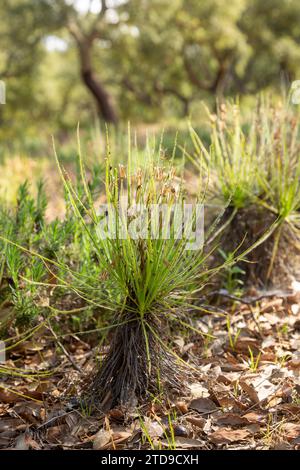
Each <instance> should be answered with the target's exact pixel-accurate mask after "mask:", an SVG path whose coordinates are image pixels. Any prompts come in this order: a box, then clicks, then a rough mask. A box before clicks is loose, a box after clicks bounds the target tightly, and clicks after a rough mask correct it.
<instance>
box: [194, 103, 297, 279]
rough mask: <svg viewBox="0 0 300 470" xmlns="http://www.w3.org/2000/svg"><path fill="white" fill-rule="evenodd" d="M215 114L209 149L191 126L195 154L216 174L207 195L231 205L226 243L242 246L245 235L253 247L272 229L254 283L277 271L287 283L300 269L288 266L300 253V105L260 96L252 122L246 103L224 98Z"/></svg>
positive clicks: (252, 271) (253, 270)
mask: <svg viewBox="0 0 300 470" xmlns="http://www.w3.org/2000/svg"><path fill="white" fill-rule="evenodd" d="M207 114H208V117H209V119H210V123H211V144H210V146H209V148H208V147H206V146H205V145H204V143H203V142H202V141H201V139H200V138H199V137H198V136H197V134H196V133H195V131H194V130H193V129H191V136H192V140H193V142H194V148H195V152H194V153H193V155H189V157H190V158H191V160H192V161H193V162H194V163H195V165H196V166H197V167H198V168H199V170H201V172H202V171H203V167H205V168H206V171H207V172H209V173H210V182H209V188H208V193H209V196H208V197H207V201H208V202H209V203H214V204H218V203H219V204H220V206H221V207H226V216H227V222H228V223H227V229H226V231H225V232H223V233H222V248H223V250H226V249H228V250H229V251H230V250H231V249H234V248H235V247H236V245H237V244H238V243H239V242H240V240H241V239H242V238H243V237H245V243H244V245H243V247H244V248H246V247H249V246H251V245H252V244H254V243H255V242H256V241H257V240H259V239H260V237H262V235H263V234H264V233H266V234H268V237H266V240H265V243H264V244H262V243H260V247H259V249H258V250H253V251H252V253H251V262H252V263H248V264H247V265H246V266H245V268H246V271H247V274H248V279H250V280H251V282H252V283H253V282H254V283H256V284H259V283H263V284H266V283H267V282H271V283H276V281H277V280H276V278H277V277H279V278H280V283H281V282H282V278H283V277H285V278H287V274H288V271H290V272H292V271H293V267H292V266H290V268H289V269H288V265H290V262H289V261H290V260H291V257H290V253H291V250H293V252H294V253H295V254H297V253H298V260H299V259H300V257H299V255H300V251H299V248H300V217H299V210H300V146H299V113H298V110H297V109H296V108H295V107H293V108H292V107H291V105H290V103H289V101H288V100H287V101H281V102H280V101H279V102H278V101H277V102H275V103H274V102H273V101H272V100H270V99H269V98H268V97H260V99H259V100H258V101H257V105H256V106H255V107H254V108H253V112H252V116H251V118H250V120H249V119H247V120H246V121H245V119H244V118H243V115H242V113H241V108H240V106H239V103H238V102H236V103H231V102H224V103H222V104H220V105H219V106H218V107H217V114H215V115H212V114H211V113H210V112H209V111H208V110H207ZM268 227H269V228H270V230H269V231H268V232H266V231H267V229H268ZM283 259H284V262H282V260H283ZM262 260H263V262H261V261H262ZM277 261H278V262H277ZM279 264H280V266H281V267H280V266H279ZM275 265H276V269H274V266H275ZM282 266H284V268H285V269H284V273H282V271H283V270H282ZM279 271H280V272H281V273H282V274H284V276H283V275H281V276H278V274H279ZM291 276H292V274H291Z"/></svg>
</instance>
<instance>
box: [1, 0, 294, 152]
mask: <svg viewBox="0 0 300 470" xmlns="http://www.w3.org/2000/svg"><path fill="white" fill-rule="evenodd" d="M0 14H1V20H2V21H1V25H0V45H1V48H0V51H1V52H0V79H1V80H4V81H5V82H6V85H7V104H6V105H5V106H1V107H0V135H1V137H2V138H4V140H5V142H6V144H9V143H10V142H11V140H12V139H14V141H15V140H16V139H18V140H23V141H24V135H25V132H24V130H25V129H26V135H27V139H28V141H29V142H31V144H30V145H31V146H33V147H34V137H35V136H36V135H37V130H38V136H39V137H41V136H42V135H43V134H48V135H49V134H50V133H56V135H58V134H59V135H61V136H62V139H63V137H64V136H65V134H66V133H67V132H68V131H69V130H70V129H74V127H75V126H76V124H77V122H78V121H80V122H81V125H82V126H83V127H84V126H87V127H88V126H90V125H91V123H94V121H95V117H96V115H97V114H100V119H102V116H103V109H104V108H103V106H102V104H103V103H102V104H101V102H100V101H101V99H100V101H99V99H98V101H97V98H96V94H95V93H93V86H94V85H95V84H96V85H99V86H101V89H102V91H103V92H104V94H105V96H104V100H105V99H107V101H108V103H106V104H107V105H108V106H109V107H110V108H111V109H110V111H113V113H114V114H115V120H116V121H118V122H124V121H125V122H126V121H127V120H130V121H131V122H133V123H147V124H149V123H154V122H155V123H166V122H167V123H168V124H169V123H170V124H171V126H174V127H175V126H176V124H177V120H178V119H179V118H182V117H185V116H191V117H192V119H193V122H194V123H196V124H197V123H201V121H202V115H203V108H202V106H201V101H202V100H205V101H206V102H207V103H211V105H212V106H214V103H215V98H216V96H217V97H218V98H220V99H221V98H222V97H223V96H226V97H228V96H234V95H236V94H239V95H242V96H244V97H246V96H247V97H249V96H251V95H253V94H255V93H257V92H259V91H261V90H265V89H270V88H271V89H272V90H274V91H275V93H280V89H281V86H282V83H283V82H284V83H286V84H289V83H290V82H291V81H292V80H294V79H296V78H297V77H298V74H299V71H298V70H299V59H300V41H299V39H300V4H299V1H298V0H265V1H264V2H262V1H261V0H232V1H231V2H230V3H229V2H228V1H226V0H203V1H201V2H200V1H198V0H172V2H170V1H167V0H127V1H126V0H122V1H120V0H107V1H105V0H102V1H101V0H94V1H89V0H81V1H78V0H77V2H76V1H75V0H74V1H71V0H39V1H36V0H2V2H1V4H0ZM87 70H88V73H90V76H89V77H88V79H87V78H86V76H85V78H84V73H86V72H87ZM91 77H92V79H93V80H94V83H93V84H92V85H91V84H89V79H90V78H91ZM247 99H248V98H247ZM99 103H100V106H99ZM104 105H105V103H104ZM101 109H102V116H101ZM98 111H99V113H98ZM104 115H105V113H104ZM102 120H103V119H102ZM107 120H110V119H107ZM22 144H24V142H22ZM26 145H27V142H26ZM30 145H29V148H30Z"/></svg>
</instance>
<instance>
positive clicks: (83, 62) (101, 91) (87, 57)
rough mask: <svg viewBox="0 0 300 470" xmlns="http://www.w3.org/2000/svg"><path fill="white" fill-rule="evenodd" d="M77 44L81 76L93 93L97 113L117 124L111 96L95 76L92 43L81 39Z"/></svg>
mask: <svg viewBox="0 0 300 470" xmlns="http://www.w3.org/2000/svg"><path fill="white" fill-rule="evenodd" d="M78 46H79V57H80V69H81V78H82V80H83V83H84V84H85V86H86V87H87V88H88V90H89V91H90V92H91V94H92V95H93V97H94V99H95V101H96V104H97V108H98V112H99V114H100V115H101V116H102V117H103V119H104V120H105V121H106V122H108V123H112V124H117V122H118V117H117V113H116V111H115V108H114V105H113V103H112V100H111V97H110V95H109V94H108V92H107V91H106V90H105V87H104V85H103V84H102V82H101V81H100V80H99V78H96V77H95V74H94V71H93V67H92V61H91V49H92V43H91V42H90V41H87V40H86V41H83V42H80V43H79V44H78Z"/></svg>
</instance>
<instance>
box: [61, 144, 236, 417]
mask: <svg viewBox="0 0 300 470" xmlns="http://www.w3.org/2000/svg"><path fill="white" fill-rule="evenodd" d="M174 154H175V152H174V153H173V155H172V156H171V158H170V160H169V161H168V160H167V159H166V157H164V158H161V157H160V155H161V151H160V149H158V151H157V152H148V153H147V156H146V157H145V161H144V163H143V165H142V164H141V163H140V162H139V165H140V166H138V165H137V164H136V163H135V162H133V159H132V156H131V150H130V146H129V151H128V159H127V162H126V165H118V166H117V167H114V166H113V165H112V163H111V158H110V152H109V145H108V149H107V155H106V170H105V175H103V176H104V180H105V205H104V206H103V205H101V206H99V204H98V203H97V201H93V199H92V195H91V193H90V190H89V185H88V183H87V178H86V174H85V169H84V164H83V159H82V156H81V151H80V142H79V162H80V171H81V177H82V185H83V188H84V191H85V198H84V200H85V203H83V202H82V199H80V198H79V197H78V195H77V194H76V191H75V189H74V186H73V185H72V182H71V179H70V178H69V177H68V176H67V174H66V172H65V171H64V169H63V168H62V167H61V165H60V163H59V159H58V158H57V156H56V158H57V163H58V167H59V171H60V174H61V177H62V180H63V184H64V187H65V189H66V192H67V194H68V197H69V200H70V203H71V206H72V208H73V210H74V213H75V215H76V216H77V217H78V219H79V220H80V222H81V224H82V226H83V228H84V230H85V231H86V233H87V235H88V238H89V240H90V243H91V244H92V246H93V249H94V252H95V253H96V257H97V261H95V262H97V263H99V266H100V268H101V276H100V279H99V290H98V291H97V304H99V303H101V305H102V307H104V308H105V309H106V310H107V311H108V312H109V314H110V315H111V326H112V327H113V328H112V330H111V336H110V345H109V350H108V353H107V355H106V357H105V359H104V360H103V362H102V364H100V366H99V370H97V371H96V373H95V375H94V377H93V378H92V379H91V384H90V386H89V387H88V392H87V396H88V398H89V400H92V401H93V402H94V403H95V404H96V405H97V407H98V408H100V409H101V408H103V407H104V406H105V407H108V406H115V405H118V404H127V405H128V404H130V405H133V404H137V403H138V402H139V400H141V399H143V398H145V397H147V396H150V395H151V394H152V395H153V394H154V395H155V394H156V393H158V392H159V391H161V390H162V388H163V387H164V390H167V389H169V388H172V389H177V390H178V389H180V388H181V387H182V385H183V381H182V378H179V375H180V374H179V371H180V370H181V367H180V364H181V365H182V362H180V358H179V357H177V356H176V355H175V353H174V352H172V349H171V347H170V343H169V340H170V338H169V337H168V332H169V326H170V323H171V322H179V323H181V324H182V325H184V326H185V327H187V326H189V325H190V324H191V323H190V322H189V318H188V317H187V315H188V314H191V313H192V312H193V311H196V309H197V308H198V309H199V308H200V310H201V307H199V306H198V307H196V306H195V305H194V304H193V300H194V299H195V298H197V295H198V293H199V292H200V291H201V290H202V289H203V287H204V285H205V284H206V282H207V280H208V279H209V278H210V277H211V276H212V275H213V274H215V273H216V272H217V271H219V270H220V269H221V268H222V267H223V266H224V264H222V265H219V266H216V267H213V268H212V267H209V268H208V266H207V262H206V260H207V257H208V256H209V249H207V246H206V244H205V239H206V238H207V237H211V233H207V234H206V237H205V236H204V235H203V218H202V214H203V212H202V205H203V203H204V192H203V191H201V190H200V191H199V196H198V198H197V199H196V200H194V201H190V202H191V205H190V206H187V202H188V198H187V192H186V191H185V188H184V179H183V173H182V172H181V174H180V175H179V176H176V170H175V167H174ZM234 261H235V260H234V257H233V258H232V259H231V260H230V263H233V262H234ZM228 262H229V261H228ZM228 262H227V263H228ZM225 264H226V263H225ZM99 299H100V300H99ZM89 301H90V300H89Z"/></svg>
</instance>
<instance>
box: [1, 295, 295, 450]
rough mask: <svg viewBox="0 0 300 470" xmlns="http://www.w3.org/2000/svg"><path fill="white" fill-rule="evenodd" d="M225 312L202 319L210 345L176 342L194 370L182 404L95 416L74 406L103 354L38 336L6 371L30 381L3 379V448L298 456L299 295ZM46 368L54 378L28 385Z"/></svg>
mask: <svg viewBox="0 0 300 470" xmlns="http://www.w3.org/2000/svg"><path fill="white" fill-rule="evenodd" d="M298 287H299V286H298ZM223 300H224V299H223ZM226 302H227V301H226ZM218 309H219V310H220V309H222V311H226V312H228V314H229V316H228V317H227V318H226V316H224V315H220V314H218V313H211V314H207V315H203V316H201V317H198V320H197V321H196V327H197V328H198V329H199V330H201V331H202V332H203V333H204V334H212V337H211V336H203V337H201V336H199V335H198V334H196V333H195V334H193V335H190V334H189V335H186V334H184V335H183V336H177V337H175V339H174V342H173V346H174V348H175V350H176V353H177V354H178V355H180V356H181V357H182V359H184V360H185V361H187V363H189V364H191V365H192V367H193V370H197V373H196V374H194V377H195V378H194V380H190V379H189V383H188V384H186V385H185V392H184V393H183V394H182V396H180V397H176V398H172V399H171V398H168V399H166V398H165V397H156V398H155V399H153V400H152V401H148V402H145V404H144V405H143V406H141V407H139V408H135V409H131V410H128V409H127V410H125V409H123V408H115V409H113V410H111V411H109V412H107V413H105V414H104V413H100V412H99V413H97V414H91V413H90V410H89V409H87V408H85V409H84V407H82V406H81V407H80V406H79V407H78V406H77V407H76V400H74V397H76V395H77V393H78V383H79V377H82V376H85V375H86V374H88V373H89V372H90V371H91V370H92V368H93V367H94V364H95V358H96V356H97V355H98V356H99V353H100V354H102V355H103V354H105V349H104V348H102V349H101V350H100V352H99V347H97V348H96V347H95V348H94V347H92V346H91V342H89V340H88V336H87V335H85V336H84V337H79V336H78V335H76V334H71V335H69V336H67V337H66V339H65V340H64V343H63V347H64V351H62V349H61V343H60V341H59V340H58V339H57V338H56V339H55V338H54V337H53V336H52V335H49V331H48V332H46V331H45V330H43V329H41V330H39V333H38V334H37V335H36V336H35V337H32V338H30V339H29V340H27V341H23V342H21V343H20V344H19V346H18V347H15V348H14V349H13V351H11V352H10V353H9V357H8V358H7V361H6V363H5V366H6V367H14V368H18V369H23V370H24V369H26V371H27V373H28V376H27V377H24V376H17V375H15V376H14V377H10V376H8V375H7V376H2V380H1V388H0V448H2V449H8V448H9V449H11V448H12V449H24V450H25V449H35V450H41V449H151V448H155V449H174V448H176V449H203V450H204V449H206V450H210V449H286V450H289V449H299V448H300V380H299V379H300V353H299V350H300V289H299V290H298V291H294V292H289V293H286V292H273V293H272V292H271V293H267V294H266V293H263V295H262V293H260V292H254V291H252V292H251V297H250V296H248V297H244V298H242V299H241V301H233V300H230V302H229V301H228V303H223V304H220V305H219V306H218ZM229 318H230V321H229ZM62 328H63V325H62ZM83 338H84V339H83ZM74 365H75V366H74ZM46 369H48V370H49V369H50V370H52V373H51V375H49V376H44V377H42V376H39V377H38V378H35V379H34V380H33V378H31V377H29V373H30V372H37V371H40V372H41V371H43V370H46ZM81 371H82V372H81ZM72 397H73V398H72ZM77 404H78V403H77Z"/></svg>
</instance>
